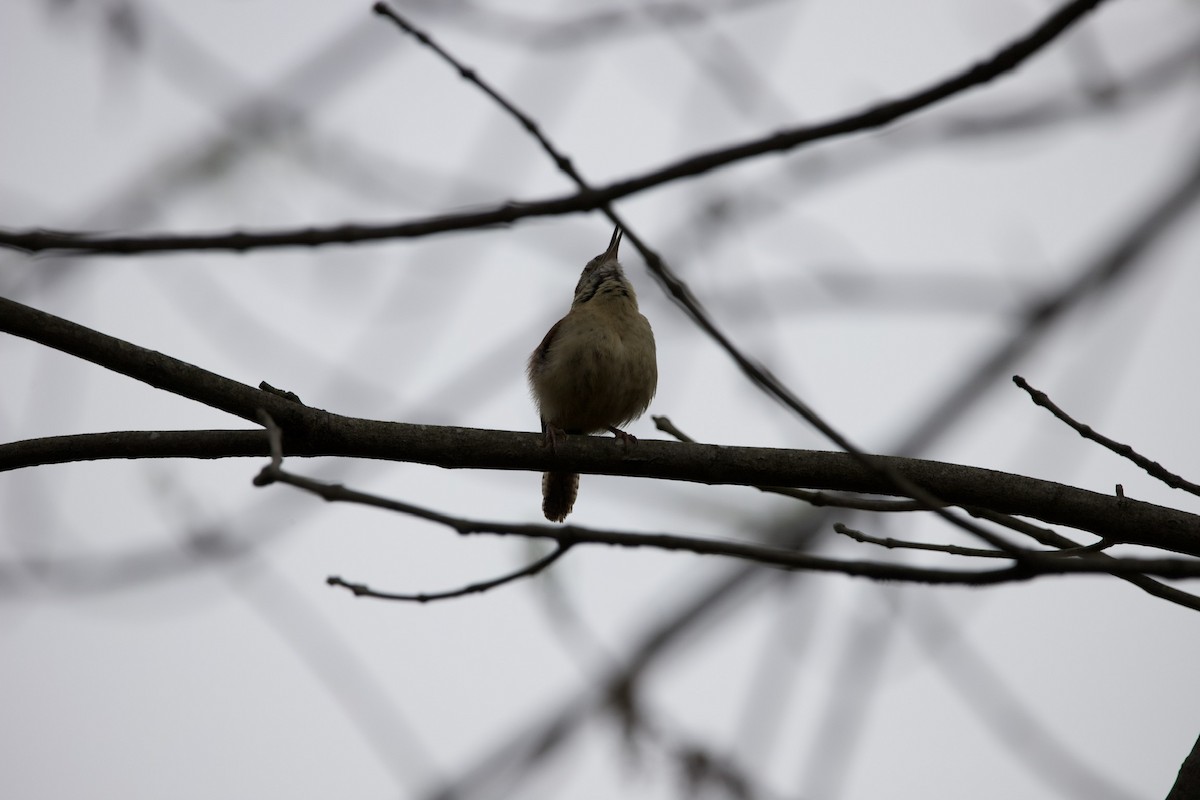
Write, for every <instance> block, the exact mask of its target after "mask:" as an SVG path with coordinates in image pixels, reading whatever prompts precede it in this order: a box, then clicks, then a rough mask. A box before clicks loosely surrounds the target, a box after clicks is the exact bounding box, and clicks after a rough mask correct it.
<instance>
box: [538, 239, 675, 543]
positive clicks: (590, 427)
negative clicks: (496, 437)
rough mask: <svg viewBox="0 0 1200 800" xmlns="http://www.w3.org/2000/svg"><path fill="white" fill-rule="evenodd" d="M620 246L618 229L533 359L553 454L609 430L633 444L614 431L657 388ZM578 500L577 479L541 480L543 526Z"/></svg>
mask: <svg viewBox="0 0 1200 800" xmlns="http://www.w3.org/2000/svg"><path fill="white" fill-rule="evenodd" d="M620 246H621V229H620V228H617V229H616V230H614V231H613V235H612V240H611V241H610V242H609V243H608V249H607V250H605V251H604V252H603V253H601V254H600V255H598V256H596V257H595V258H593V259H592V260H591V261H589V262H588V264H587V266H586V267H584V268H583V274H582V275H580V276H579V283H578V284H576V286H575V299H574V300H572V301H571V310H570V311H568V312H567V315H566V316H565V317H563V318H562V319H560V320H559V321H558V322H556V323H555V324H554V327H552V328H551V329H550V331H549V332H548V333H547V334H546V336H545V338H544V339H542V343H541V344H539V345H538V346H537V349H536V350H534V351H533V354H532V355H531V356H530V357H529V366H528V368H527V372H528V374H529V386H530V388H531V389H532V391H533V399H534V402H536V403H537V407H538V414H540V415H541V418H542V434H543V435H544V436H545V439H546V442H547V443H548V444H549V445H550V446H551V447H552V448H553V447H554V446H555V444H556V439H557V437H558V436H561V435H563V434H568V433H583V434H587V433H598V432H600V431H605V430H608V431H612V432H613V434H615V435H616V437H617V438H618V439H620V440H621V441H622V442H623V443H636V442H637V439H636V438H635V437H634V436H632V435H631V434H628V433H626V432H625V431H623V430H621V429H620V428H619V427H617V426H619V425H624V424H625V423H627V422H630V421H632V420H634V419H637V418H638V417H640V416H641V415H642V412H643V411H645V410H646V408H647V406H649V405H650V400H651V399H652V398H653V397H654V390H655V389H656V388H657V387H658V365H657V363H656V360H655V353H654V332H653V331H651V330H650V323H649V322H647V321H646V318H645V317H644V316H642V315H641V313H639V312H638V304H637V295H636V294H635V293H634V291H633V286H632V285H630V283H629V281H628V280H627V279H626V278H625V273H624V271H622V269H621V263H620V262H619V261H617V249H618V248H619V247H620ZM578 493H579V476H578V475H576V474H573V473H570V472H547V473H544V474H543V475H542V513H544V514H545V515H546V519H548V520H550V521H551V522H562V521H563V520H564V519H566V518H567V514H570V513H571V508H572V506H574V505H575V496H576V495H577V494H578Z"/></svg>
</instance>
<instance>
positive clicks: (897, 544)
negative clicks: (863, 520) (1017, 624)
mask: <svg viewBox="0 0 1200 800" xmlns="http://www.w3.org/2000/svg"><path fill="white" fill-rule="evenodd" d="M833 529H834V530H835V531H837V532H838V533H840V534H842V535H843V536H848V537H850V538H851V539H853V540H854V541H856V542H861V543H863V544H875V545H879V546H880V547H886V548H887V549H889V550H893V549H896V550H931V551H933V552H937V553H949V554H950V555H954V556H969V557H972V558H1008V557H1009V556H1008V554H1007V553H1003V552H1001V551H999V550H983V549H981V548H978V547H960V546H958V545H953V544H929V543H927V542H913V541H908V540H906V539H893V538H892V537H890V536H888V537H886V538H884V537H879V536H871V535H870V534H867V533H863V532H862V531H860V530H857V529H855V528H851V527H850V526H849V525H845V524H843V523H841V522H835V523H833Z"/></svg>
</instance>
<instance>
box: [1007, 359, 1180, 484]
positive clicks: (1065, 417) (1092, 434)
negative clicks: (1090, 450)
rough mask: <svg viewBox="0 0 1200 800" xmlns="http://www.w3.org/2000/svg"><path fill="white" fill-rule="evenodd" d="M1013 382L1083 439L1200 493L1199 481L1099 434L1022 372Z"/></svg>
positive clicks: (1153, 475)
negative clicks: (1079, 420)
mask: <svg viewBox="0 0 1200 800" xmlns="http://www.w3.org/2000/svg"><path fill="white" fill-rule="evenodd" d="M1013 383H1015V384H1016V385H1017V386H1020V387H1021V388H1022V389H1024V390H1025V391H1026V393H1028V394H1029V398H1030V399H1031V400H1033V402H1034V403H1035V404H1036V405H1039V406H1041V407H1042V408H1044V409H1046V410H1047V411H1049V412H1050V413H1051V414H1053V415H1054V416H1055V417H1057V418H1058V419H1059V420H1061V421H1062V422H1064V423H1066V424H1067V425H1068V426H1069V427H1070V428H1071V429H1072V430H1074V431H1075V432H1076V433H1078V434H1079V435H1080V436H1082V437H1083V438H1085V439H1091V440H1092V441H1093V442H1095V443H1096V444H1098V445H1100V446H1101V447H1105V448H1108V449H1109V450H1111V451H1113V452H1114V453H1116V454H1117V455H1119V456H1121V457H1122V458H1126V459H1128V460H1130V461H1132V462H1133V463H1134V464H1137V465H1138V466H1139V467H1141V468H1142V469H1144V470H1145V471H1146V472H1147V473H1148V474H1149V475H1150V476H1151V477H1153V478H1157V479H1158V480H1160V481H1162V482H1163V483H1165V484H1166V485H1167V486H1170V487H1171V488H1172V489H1182V490H1183V491H1185V492H1187V493H1189V494H1194V495H1197V496H1200V484H1195V483H1192V482H1191V481H1189V480H1186V479H1185V478H1183V477H1181V476H1179V475H1176V474H1175V473H1174V472H1170V471H1169V470H1167V468H1166V467H1164V466H1163V465H1162V464H1159V463H1158V462H1157V461H1151V460H1150V459H1148V458H1146V457H1145V456H1144V455H1142V454H1141V453H1139V452H1138V451H1136V450H1134V449H1133V448H1132V447H1130V446H1129V445H1127V444H1122V443H1121V442H1118V441H1116V440H1114V439H1110V438H1108V437H1107V436H1105V435H1104V434H1102V433H1098V432H1097V431H1095V430H1093V429H1092V427H1091V426H1090V425H1084V424H1083V423H1082V422H1077V421H1076V420H1074V419H1073V418H1072V417H1071V415H1070V414H1068V413H1067V412H1065V411H1063V410H1062V409H1061V408H1059V407H1058V406H1057V405H1055V404H1054V402H1053V401H1052V400H1051V399H1050V396H1049V395H1047V394H1046V393H1045V392H1043V391H1039V390H1038V389H1035V388H1033V387H1032V386H1030V385H1029V383H1028V382H1027V381H1026V380H1025V379H1024V378H1022V377H1021V376H1020V375H1014V376H1013Z"/></svg>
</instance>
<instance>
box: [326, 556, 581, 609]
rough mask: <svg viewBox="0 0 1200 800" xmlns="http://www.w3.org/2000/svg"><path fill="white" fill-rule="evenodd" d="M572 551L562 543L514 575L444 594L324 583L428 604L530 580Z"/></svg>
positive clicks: (337, 580)
mask: <svg viewBox="0 0 1200 800" xmlns="http://www.w3.org/2000/svg"><path fill="white" fill-rule="evenodd" d="M570 549H571V546H570V545H569V544H559V545H558V546H557V547H555V548H554V551H553V552H551V553H550V554H548V555H545V556H543V557H542V558H539V559H538V560H537V561H534V562H533V563H532V564H529V565H527V566H524V567H522V568H521V569H518V570H516V571H514V572H510V573H508V574H506V575H501V576H500V577H498V578H492V579H491V580H487V581H480V582H478V583H471V584H468V585H466V586H463V587H462V588H460V589H451V590H449V591H445V592H428V593H425V592H423V593H421V594H401V593H397V592H381V591H378V590H376V589H372V588H371V587H370V586H367V585H366V584H365V583H352V582H350V581H346V580H343V579H342V578H340V577H338V576H337V575H330V576H329V577H328V578H326V579H325V583H327V584H329V585H330V586H341V587H342V588H343V589H349V590H350V591H351V592H353V593H354V596H355V597H373V598H376V599H378V600H401V601H405V602H410V603H429V602H432V601H435V600H449V599H451V598H454V597H466V596H467V595H470V594H482V593H483V592H486V591H490V590H491V589H495V588H497V587H499V586H504V585H505V584H508V583H513V582H515V581H519V580H520V579H522V578H528V577H531V576H533V575H537V574H538V573H539V572H541V571H542V570H544V569H546V567H548V566H550V565H551V564H553V563H554V562H555V561H558V560H559V559H560V558H562V557H563V556H564V555H566V553H567V551H568V550H570Z"/></svg>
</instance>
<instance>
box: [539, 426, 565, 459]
mask: <svg viewBox="0 0 1200 800" xmlns="http://www.w3.org/2000/svg"><path fill="white" fill-rule="evenodd" d="M566 435H567V432H566V431H564V430H563V429H562V428H556V427H554V426H553V425H545V424H543V425H542V447H547V446H548V447H549V448H550V452H551V453H555V454H557V453H558V437H560V436H564V437H565V436H566Z"/></svg>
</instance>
